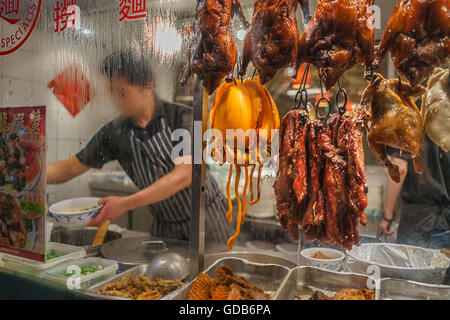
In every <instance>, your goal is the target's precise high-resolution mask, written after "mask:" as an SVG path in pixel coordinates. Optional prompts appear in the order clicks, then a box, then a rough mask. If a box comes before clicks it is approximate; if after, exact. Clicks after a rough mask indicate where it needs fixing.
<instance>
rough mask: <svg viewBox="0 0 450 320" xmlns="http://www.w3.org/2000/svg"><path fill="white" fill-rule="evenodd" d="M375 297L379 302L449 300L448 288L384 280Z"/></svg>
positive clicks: (413, 282)
mask: <svg viewBox="0 0 450 320" xmlns="http://www.w3.org/2000/svg"><path fill="white" fill-rule="evenodd" d="M377 296H378V299H379V300H450V286H445V285H433V284H428V283H420V282H415V281H408V280H402V279H391V278H385V279H381V281H380V290H378V294H377Z"/></svg>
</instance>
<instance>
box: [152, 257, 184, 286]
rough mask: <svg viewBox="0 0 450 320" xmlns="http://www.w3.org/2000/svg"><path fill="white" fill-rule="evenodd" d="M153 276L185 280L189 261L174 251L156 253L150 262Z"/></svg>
mask: <svg viewBox="0 0 450 320" xmlns="http://www.w3.org/2000/svg"><path fill="white" fill-rule="evenodd" d="M150 270H151V272H152V274H153V276H154V277H160V278H163V279H180V280H185V279H187V277H188V276H189V261H188V259H185V258H183V257H182V256H181V255H179V254H178V253H175V252H166V253H162V254H159V255H157V256H156V257H155V258H154V259H153V261H152V263H151V264H150Z"/></svg>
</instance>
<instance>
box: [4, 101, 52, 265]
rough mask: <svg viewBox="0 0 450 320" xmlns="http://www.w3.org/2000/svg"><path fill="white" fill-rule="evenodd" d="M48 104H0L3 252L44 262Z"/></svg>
mask: <svg viewBox="0 0 450 320" xmlns="http://www.w3.org/2000/svg"><path fill="white" fill-rule="evenodd" d="M45 156H46V153H45V107H13V108H1V107H0V252H3V253H8V254H12V255H15V256H20V257H23V258H27V259H32V260H37V261H42V262H45V258H46V256H45V246H46V239H45V238H46V233H45V213H46V210H45V191H46V189H45V187H46V157H45Z"/></svg>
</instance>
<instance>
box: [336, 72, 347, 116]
mask: <svg viewBox="0 0 450 320" xmlns="http://www.w3.org/2000/svg"><path fill="white" fill-rule="evenodd" d="M338 85H339V90H338V92H337V94H336V107H337V108H338V110H339V114H340V115H341V116H343V115H344V114H345V112H346V111H347V103H348V95H347V91H345V89H343V88H342V87H341V82H340V81H339V80H338ZM341 94H342V95H343V96H344V104H343V105H340V104H339V97H340V96H341Z"/></svg>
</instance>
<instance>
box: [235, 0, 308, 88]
mask: <svg viewBox="0 0 450 320" xmlns="http://www.w3.org/2000/svg"><path fill="white" fill-rule="evenodd" d="M299 3H300V5H301V8H302V11H303V17H304V20H305V22H309V20H310V13H309V4H308V0H255V5H254V12H253V19H252V23H251V25H250V29H249V31H248V32H247V35H246V38H245V42H244V52H243V61H242V67H241V70H240V72H239V73H240V74H241V75H244V74H245V73H246V70H247V67H248V64H249V63H250V61H251V62H253V66H254V67H255V68H256V70H257V71H258V75H259V77H260V79H261V83H262V84H265V83H266V82H268V81H269V80H271V79H272V78H273V77H274V76H275V74H276V73H277V71H278V70H279V69H281V68H285V67H288V66H292V67H295V68H296V70H297V69H298V67H299V65H298V61H297V60H298V41H299V37H300V33H299V31H298V25H297V18H296V11H297V7H298V4H299Z"/></svg>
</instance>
